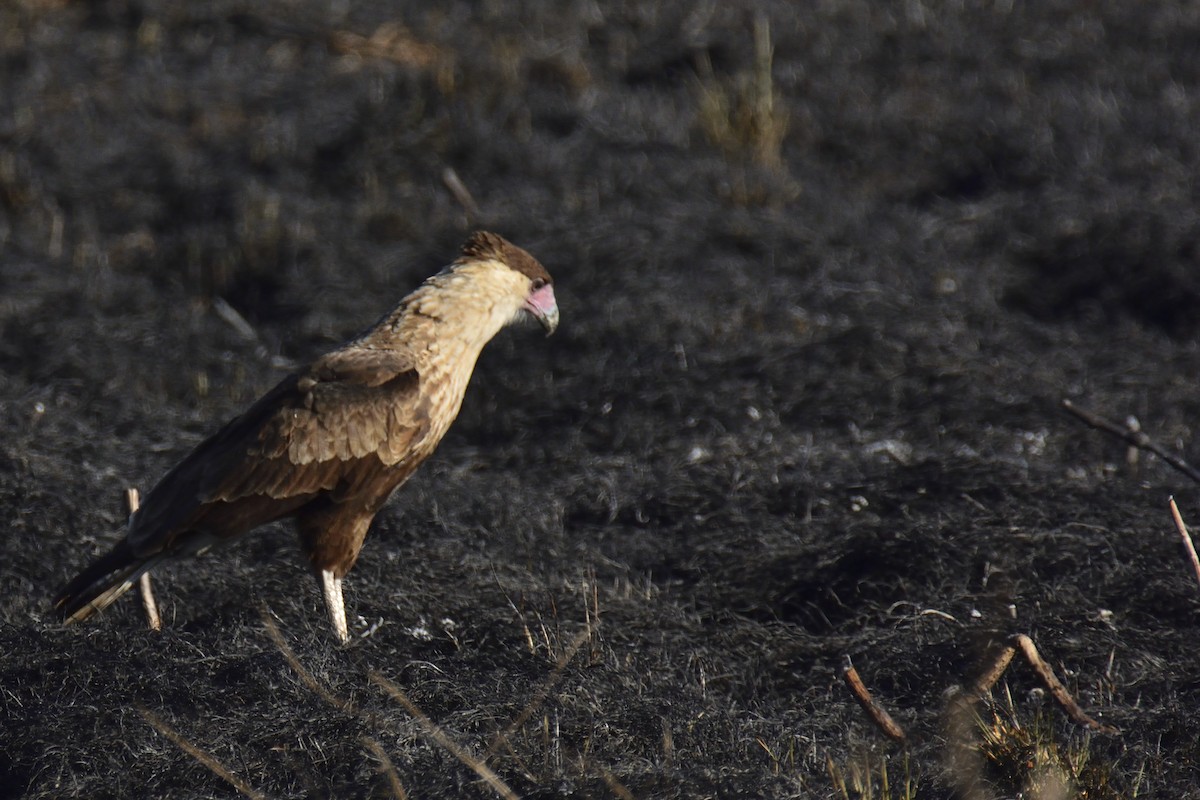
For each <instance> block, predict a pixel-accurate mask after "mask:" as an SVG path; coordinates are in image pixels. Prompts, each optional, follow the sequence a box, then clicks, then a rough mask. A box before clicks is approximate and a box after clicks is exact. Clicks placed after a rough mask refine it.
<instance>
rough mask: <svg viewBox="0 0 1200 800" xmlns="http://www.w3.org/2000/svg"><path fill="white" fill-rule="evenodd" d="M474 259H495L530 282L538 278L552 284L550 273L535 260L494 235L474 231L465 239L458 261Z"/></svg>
mask: <svg viewBox="0 0 1200 800" xmlns="http://www.w3.org/2000/svg"><path fill="white" fill-rule="evenodd" d="M474 258H490V259H495V260H496V261H499V262H501V263H503V264H507V265H508V266H509V267H510V268H511V269H515V270H516V271H517V272H519V273H521V274H522V275H525V276H526V277H528V278H529V279H530V280H534V281H536V280H538V279H539V278H540V279H541V280H543V281H545V282H546V283H553V282H554V279H553V278H551V277H550V273H549V272H547V271H546V268H545V267H543V266H542V265H541V264H540V263H539V262H538V260H537V259H536V258H534V257H533V256H531V255H529V253H528V252H526V251H525V250H522V249H521V248H520V247H517V246H516V245H515V244H513V243H512V242H510V241H508V240H507V239H505V238H504V237H503V236H500V235H499V234H496V233H490V232H488V231H476V232H475V233H473V234H471V238H470V239H467V242H466V244H464V245H463V246H462V255H461V256H460V258H459V260H460V261H469V260H471V259H474Z"/></svg>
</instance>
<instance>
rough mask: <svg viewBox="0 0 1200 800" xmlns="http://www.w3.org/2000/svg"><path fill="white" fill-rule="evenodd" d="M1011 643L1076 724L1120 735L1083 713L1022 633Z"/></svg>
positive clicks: (1114, 729)
mask: <svg viewBox="0 0 1200 800" xmlns="http://www.w3.org/2000/svg"><path fill="white" fill-rule="evenodd" d="M1012 641H1013V644H1015V645H1016V646H1017V649H1019V650H1020V651H1021V655H1023V656H1025V660H1026V661H1028V662H1029V666H1031V667H1033V670H1034V672H1036V673H1037V674H1038V677H1039V678H1041V679H1042V685H1044V686H1045V687H1046V689H1047V690H1049V692H1050V694H1051V695H1053V696H1054V699H1055V701H1056V702H1057V703H1058V705H1059V706H1060V707H1061V708H1062V710H1063V711H1065V712H1067V716H1068V717H1070V718H1071V719H1072V720H1074V721H1075V722H1076V723H1077V724H1079V725H1083V726H1084V727H1085V728H1090V729H1091V730H1094V731H1098V732H1100V733H1108V734H1117V733H1120V731H1119V730H1117V729H1116V728H1114V727H1113V726H1111V725H1105V724H1104V723H1102V722H1097V721H1096V720H1094V719H1092V718H1091V717H1089V716H1088V715H1087V714H1085V713H1084V712H1083V709H1082V708H1080V707H1079V704H1078V703H1076V702H1075V698H1073V697H1071V693H1070V692H1068V691H1067V687H1065V686H1063V685H1062V681H1060V680H1059V679H1058V678H1057V677H1056V676H1055V674H1054V670H1052V669H1050V665H1049V664H1047V663H1046V662H1045V661H1044V660H1043V659H1042V657H1041V655H1040V654H1039V653H1038V651H1037V647H1035V646H1034V644H1033V640H1032V639H1030V638H1029V637H1028V636H1026V635H1025V634H1023V633H1019V634H1017V635H1016V636H1014V637H1013V639H1012Z"/></svg>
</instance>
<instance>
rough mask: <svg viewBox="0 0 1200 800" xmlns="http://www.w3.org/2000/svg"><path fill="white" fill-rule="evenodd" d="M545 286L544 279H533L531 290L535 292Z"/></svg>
mask: <svg viewBox="0 0 1200 800" xmlns="http://www.w3.org/2000/svg"><path fill="white" fill-rule="evenodd" d="M545 285H546V279H545V278H534V279H533V290H534V291H535V292H536V291H537V290H538V289H541V288H542V287H544V286H545Z"/></svg>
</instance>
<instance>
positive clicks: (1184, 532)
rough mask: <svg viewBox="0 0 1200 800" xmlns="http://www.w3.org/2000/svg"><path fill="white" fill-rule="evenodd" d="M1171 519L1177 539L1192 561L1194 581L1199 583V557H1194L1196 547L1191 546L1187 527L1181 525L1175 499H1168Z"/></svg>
mask: <svg viewBox="0 0 1200 800" xmlns="http://www.w3.org/2000/svg"><path fill="white" fill-rule="evenodd" d="M1170 505H1171V518H1172V519H1174V520H1175V530H1177V531H1179V537H1180V538H1181V539H1183V546H1184V547H1185V548H1187V551H1188V557H1189V558H1191V559H1192V569H1193V570H1194V571H1195V572H1196V580H1198V581H1200V557H1197V556H1196V545H1194V544H1192V535H1191V534H1190V533H1188V529H1187V525H1184V524H1183V517H1182V516H1181V515H1180V513H1179V506H1177V505H1175V498H1174V497H1172V498H1171V499H1170Z"/></svg>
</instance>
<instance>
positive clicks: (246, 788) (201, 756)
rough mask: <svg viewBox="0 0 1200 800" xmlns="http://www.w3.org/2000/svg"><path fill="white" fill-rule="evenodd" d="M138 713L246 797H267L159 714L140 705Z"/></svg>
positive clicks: (256, 798) (253, 799)
mask: <svg viewBox="0 0 1200 800" xmlns="http://www.w3.org/2000/svg"><path fill="white" fill-rule="evenodd" d="M138 713H139V714H141V715H142V718H143V719H145V720H146V722H147V723H148V724H149V725H150V727H152V728H154V729H155V730H156V731H158V732H159V733H161V734H162V735H163V736H165V737H167V738H168V739H170V740H171V741H172V742H174V743H175V745H176V746H177V747H179V749H180V750H182V751H183V752H185V753H187V754H188V755H190V756H191V757H192V758H194V759H196V760H197V761H199V762H200V763H201V764H203V765H204V766H206V767H208V769H209V771H211V772H212V773H213V774H214V775H216V776H217V777H218V778H220V779H221V780H223V781H225V782H226V783H228V784H229V785H230V786H232V787H233V788H235V789H237V790H238V791H239V792H241V793H242V794H244V795H245V796H246V797H249V798H252V800H258V799H259V798H265V797H266V795H264V794H262V793H261V792H259V791H257V790H256V789H254V788H253V787H252V786H250V785H249V784H247V783H246V782H245V781H243V780H242V779H241V778H239V777H238V776H236V775H234V774H233V773H232V772H230V771H229V770H228V769H226V768H225V766H224V765H223V764H222V763H221V762H220V761H217V760H216V759H215V758H213V757H212V756H210V755H209V754H208V753H206V752H204V751H203V750H201V749H200V748H199V747H197V746H196V745H194V744H192V743H191V742H189V741H188V740H187V739H184V738H183V736H181V735H180V734H179V732H178V731H176V730H175V729H174V728H172V727H171V726H170V725H168V724H167V723H165V722H163V721H162V720H161V719H159V718H158V716H156V715H155V714H153V713H152V712H150V711H147V710H146V709H144V708H141V707H140V706H139V707H138Z"/></svg>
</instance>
